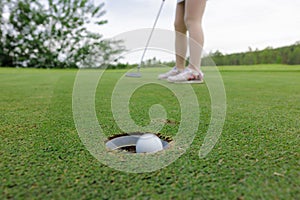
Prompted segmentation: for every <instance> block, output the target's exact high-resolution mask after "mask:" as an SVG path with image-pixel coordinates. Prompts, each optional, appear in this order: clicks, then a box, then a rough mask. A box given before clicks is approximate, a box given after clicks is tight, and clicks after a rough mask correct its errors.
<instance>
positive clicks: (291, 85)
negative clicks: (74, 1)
mask: <svg viewBox="0 0 300 200" xmlns="http://www.w3.org/2000/svg"><path fill="white" fill-rule="evenodd" d="M165 70H167V69H166V68H161V69H158V68H153V69H145V70H142V73H147V72H149V73H160V72H162V71H165ZM76 72H77V71H76V70H39V69H9V68H0V91H1V96H0V112H1V113H0V136H1V142H0V156H1V162H0V168H1V171H0V177H1V178H0V181H1V184H0V198H1V199H10V198H14V199H128V198H138V199H144V198H146V199H148V198H153V199H172V198H173V199H191V198H194V199H238V198H239V199H243V198H244V199H297V198H299V196H300V190H299V188H300V174H299V171H300V147H299V144H300V137H299V135H300V124H299V115H300V101H299V100H300V92H299V91H300V78H299V77H300V66H286V65H284V66H283V65H257V66H224V67H220V72H221V75H222V78H223V81H224V84H225V89H226V97H227V115H226V121H225V124H224V128H223V132H222V135H221V137H220V138H219V140H218V142H217V144H216V146H215V147H214V149H213V150H212V151H211V152H210V153H209V154H208V156H206V157H205V158H204V159H200V158H199V149H200V147H201V145H202V143H203V140H204V138H205V133H206V131H207V129H208V126H209V122H210V116H211V114H210V111H211V108H210V106H211V105H210V96H209V92H208V89H207V87H206V85H205V84H201V85H193V86H192V87H193V89H194V91H195V93H196V95H197V98H198V101H199V104H200V107H199V108H200V112H201V113H200V119H199V130H198V131H197V132H196V136H195V138H194V140H193V143H192V145H191V146H190V147H189V148H188V149H187V151H186V152H185V153H184V154H183V155H182V156H181V157H180V158H179V159H178V160H176V161H175V162H173V163H172V164H170V165H169V166H167V167H165V168H162V169H160V170H158V171H154V172H151V173H142V174H132V173H125V172H121V171H116V170H114V169H111V168H109V167H107V166H105V165H104V164H102V163H100V162H98V160H97V159H95V158H94V157H93V156H92V155H91V154H90V153H89V151H88V150H87V149H86V147H85V146H84V145H83V144H82V141H81V140H80V138H79V136H78V133H77V131H76V128H75V124H74V121H73V113H72V90H73V84H74V80H75V76H76ZM125 73H126V71H125V70H108V71H106V72H105V73H104V74H103V77H102V79H101V80H100V82H99V86H98V87H97V93H96V98H95V105H96V106H95V108H96V114H97V118H98V120H99V123H100V125H101V127H102V129H103V131H104V133H105V135H106V136H107V137H110V136H113V135H114V134H120V133H122V130H120V128H119V127H118V126H117V124H116V123H115V122H114V118H113V114H112V111H111V96H112V92H113V89H114V85H115V84H116V83H117V81H118V79H119V78H120V77H121V76H122V75H124V74H125ZM136 81H139V80H138V79H137V80H136ZM178 87H180V86H178ZM155 104H161V105H162V106H163V107H164V108H165V110H166V114H167V120H166V121H165V122H166V125H165V126H164V127H163V129H162V130H161V131H160V133H161V134H163V135H164V136H165V137H170V138H172V137H175V133H176V132H177V130H178V128H179V126H180V120H181V118H180V104H179V102H178V101H177V99H176V98H175V97H174V95H173V94H172V92H171V91H170V90H168V89H167V88H164V87H162V86H160V85H156V84H148V85H145V86H143V87H141V88H139V89H138V90H137V91H136V92H135V93H134V94H133V95H132V97H131V100H130V104H129V110H130V114H131V117H132V119H133V120H134V121H135V122H136V124H137V125H140V126H146V125H148V124H149V123H150V118H149V113H148V112H149V109H150V108H151V106H152V105H155Z"/></svg>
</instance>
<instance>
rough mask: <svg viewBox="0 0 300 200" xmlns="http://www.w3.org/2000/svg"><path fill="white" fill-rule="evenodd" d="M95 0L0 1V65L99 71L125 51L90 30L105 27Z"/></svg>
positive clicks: (102, 12) (100, 7)
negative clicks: (98, 68)
mask: <svg viewBox="0 0 300 200" xmlns="http://www.w3.org/2000/svg"><path fill="white" fill-rule="evenodd" d="M94 2H97V1H93V0H44V1H39V0H1V2H0V66H8V67H35V68H81V67H89V68H94V67H101V66H103V65H105V64H106V63H108V62H110V60H112V59H113V56H114V55H115V54H119V53H121V52H122V51H124V48H123V47H122V46H121V41H112V40H105V39H103V36H102V35H101V34H100V33H98V32H95V31H91V30H90V29H89V28H88V27H91V26H93V30H97V29H98V30H99V26H102V25H104V24H106V23H107V20H104V19H102V17H103V15H104V14H105V11H104V10H103V7H104V3H99V2H98V3H94Z"/></svg>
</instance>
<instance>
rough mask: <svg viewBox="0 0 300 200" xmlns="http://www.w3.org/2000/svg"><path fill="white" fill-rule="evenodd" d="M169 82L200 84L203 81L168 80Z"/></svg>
mask: <svg viewBox="0 0 300 200" xmlns="http://www.w3.org/2000/svg"><path fill="white" fill-rule="evenodd" d="M168 82H169V83H176V84H195V83H198V84H201V83H204V81H169V80H168Z"/></svg>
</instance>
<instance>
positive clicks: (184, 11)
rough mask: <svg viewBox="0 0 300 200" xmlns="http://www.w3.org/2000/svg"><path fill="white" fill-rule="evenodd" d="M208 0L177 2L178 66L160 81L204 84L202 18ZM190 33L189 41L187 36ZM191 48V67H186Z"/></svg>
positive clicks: (176, 40) (182, 0) (176, 47)
mask: <svg viewBox="0 0 300 200" xmlns="http://www.w3.org/2000/svg"><path fill="white" fill-rule="evenodd" d="M205 6H206V0H177V6H176V17H175V24H174V25H175V31H176V36H175V51H176V66H175V67H174V68H172V69H171V70H170V71H169V72H167V73H165V74H160V75H159V76H158V78H159V79H167V80H168V81H169V82H178V83H202V82H203V76H204V74H203V72H202V71H201V70H200V66H201V54H202V47H203V44H204V36H203V30H202V17H203V13H204V10H205ZM187 32H188V33H189V39H187V37H186V34H187ZM187 46H189V52H190V58H189V65H188V66H187V67H185V59H186V58H185V57H186V52H187Z"/></svg>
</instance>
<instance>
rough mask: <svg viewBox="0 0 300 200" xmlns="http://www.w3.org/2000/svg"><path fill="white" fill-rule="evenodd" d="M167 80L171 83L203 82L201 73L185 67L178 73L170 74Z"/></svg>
mask: <svg viewBox="0 0 300 200" xmlns="http://www.w3.org/2000/svg"><path fill="white" fill-rule="evenodd" d="M168 81H169V82H172V83H203V74H202V73H201V72H200V73H199V72H197V71H195V70H192V69H190V68H188V67H187V68H185V70H184V71H183V72H181V73H180V74H178V75H176V76H170V77H169V78H168Z"/></svg>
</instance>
